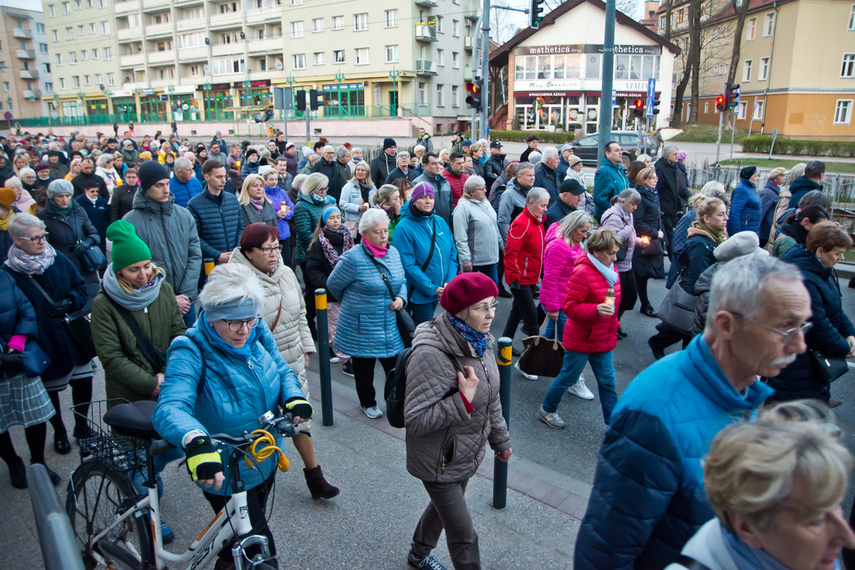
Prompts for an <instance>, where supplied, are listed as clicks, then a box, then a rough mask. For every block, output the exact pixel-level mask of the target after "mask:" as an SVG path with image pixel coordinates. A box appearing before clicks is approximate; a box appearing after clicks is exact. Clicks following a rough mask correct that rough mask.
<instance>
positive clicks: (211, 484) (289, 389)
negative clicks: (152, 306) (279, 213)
mask: <svg viewBox="0 0 855 570" xmlns="http://www.w3.org/2000/svg"><path fill="white" fill-rule="evenodd" d="M271 229H272V228H271ZM265 241H267V240H265ZM274 244H275V245H272V246H271V247H278V242H274ZM278 254H279V252H278V251H277V252H276V255H271V257H277V258H278ZM233 257H238V255H237V253H235V255H234V256H233ZM277 263H278V259H277ZM258 274H259V272H258V271H255V270H253V269H252V268H250V267H247V266H245V265H243V264H239V263H231V262H230V263H226V264H223V265H218V266H217V267H215V268H214V270H213V271H212V272H211V274H210V275H208V281H207V283H206V284H205V287H204V289H202V292H201V293H200V294H199V302H200V303H201V305H202V311H201V312H200V313H199V318H198V319H197V320H196V324H195V325H194V326H192V327H190V328H189V329H187V333H186V336H182V337H178V338H177V339H175V340H174V341H173V342H172V344H171V345H170V347H169V352H168V353H167V355H166V360H167V367H166V380H165V381H164V382H163V384H162V386H161V390H160V396H159V397H158V400H157V408H155V411H154V416H153V417H152V423H153V424H154V427H155V429H156V430H157V432H158V433H159V434H160V435H162V436H163V438H164V439H165V440H167V441H168V442H169V443H171V444H172V445H174V446H176V447H183V449H184V454H185V455H186V456H187V468H188V470H189V471H190V475H191V477H192V479H193V481H196V483H197V485H199V487H200V489H201V490H202V492H203V493H204V495H205V499H206V500H207V501H208V503H210V505H211V508H212V509H213V510H214V512H218V511H219V510H220V509H221V508H222V507H223V506H224V505H225V504H226V503H227V502H228V500H229V493H230V492H231V490H232V487H231V485H229V484H224V482H225V481H226V480H229V479H230V477H229V468H228V466H227V465H224V464H223V461H222V459H221V457H220V454H219V453H218V452H217V448H216V447H215V446H214V445H213V443H211V439H210V435H211V434H217V433H225V434H228V435H231V436H238V435H240V434H242V433H245V432H249V431H252V430H255V429H258V427H259V424H258V418H259V417H261V416H263V415H264V414H266V413H268V412H272V413H273V414H275V415H278V413H279V408H280V407H282V408H283V409H284V410H285V411H286V412H290V413H292V414H293V416H294V422H295V423H302V422H304V421H306V420H308V419H309V418H311V417H312V406H311V404H309V402H307V401H306V399H305V397H304V396H303V392H302V391H301V390H300V382H299V380H298V379H297V375H296V374H294V372H293V371H292V370H291V368H290V367H289V366H288V363H287V362H285V360H284V359H283V358H282V356H281V354H280V352H279V347H278V346H277V344H276V339H275V338H274V336H273V333H272V332H271V331H270V327H268V326H267V323H266V321H265V320H264V319H262V318H260V317H259V312H263V311H264V308H263V307H264V302H265V291H264V286H263V285H262V284H261V283H260V282H259V279H258V277H257V275H258ZM274 437H275V438H276V445H277V446H279V447H280V449H281V448H282V447H283V446H284V442H283V439H282V437H281V436H279V435H276V436H274ZM239 465H240V466H239V469H240V474H241V479H242V481H243V483H244V486H245V487H246V490H247V507H248V512H249V519H250V522H251V523H252V525H253V528H255V529H258V534H262V535H264V536H266V537H267V540H268V542H269V545H270V552H271V553H272V554H274V553H275V552H276V547H275V545H274V542H273V536H272V534H271V533H270V529H269V528H268V526H267V522H266V517H265V512H264V511H265V505H266V502H267V495H268V492H269V491H270V487H271V485H272V483H273V478H274V477H275V470H276V461H273V460H268V461H264V462H261V463H259V464H258V465H257V466H253V467H250V466H249V465H246V463H245V462H243V461H241V462H240V464H239ZM254 554H255V553H254V552H253V551H252V549H250V552H249V556H250V557H251V556H253V555H254ZM219 555H220V560H219V561H218V563H217V567H218V568H219V567H226V566H224V565H225V564H228V563H229V562H231V560H232V556H231V545H230V544H227V545H225V546H224V547H223V549H222V550H221V551H220V553H219ZM229 567H230V566H229Z"/></svg>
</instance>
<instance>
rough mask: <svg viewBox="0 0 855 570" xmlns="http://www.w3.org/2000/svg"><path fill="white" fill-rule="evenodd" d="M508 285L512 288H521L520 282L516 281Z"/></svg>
mask: <svg viewBox="0 0 855 570" xmlns="http://www.w3.org/2000/svg"><path fill="white" fill-rule="evenodd" d="M508 287H510V288H511V289H519V288H520V282H519V281H514V282H513V283H509V284H508Z"/></svg>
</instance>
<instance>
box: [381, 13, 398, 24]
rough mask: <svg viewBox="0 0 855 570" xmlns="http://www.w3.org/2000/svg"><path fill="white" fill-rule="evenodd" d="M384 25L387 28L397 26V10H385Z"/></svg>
mask: <svg viewBox="0 0 855 570" xmlns="http://www.w3.org/2000/svg"><path fill="white" fill-rule="evenodd" d="M384 22H385V24H384V25H385V27H387V28H397V27H398V10H386V12H385V19H384Z"/></svg>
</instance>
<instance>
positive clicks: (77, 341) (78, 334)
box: [29, 275, 96, 362]
mask: <svg viewBox="0 0 855 570" xmlns="http://www.w3.org/2000/svg"><path fill="white" fill-rule="evenodd" d="M29 278H30V282H31V283H32V284H33V285H35V287H36V289H38V290H39V292H40V293H41V294H42V295H43V296H44V298H45V299H47V302H48V303H50V304H51V305H54V304H56V303H55V302H54V300H53V298H52V297H51V296H50V295H49V294H48V292H47V291H45V290H44V289H43V288H42V286H41V285H39V283H38V281H36V280H35V279H33V276H32V275H30V276H29ZM62 322H63V324H64V326H65V332H66V333H67V335H68V341H69V344H71V347H72V348H73V349H74V351H75V355H76V356H78V357H80V358H81V359H82V360H83V361H84V362H88V361H90V360H92V359H93V358H95V356H96V352H95V341H94V340H93V339H92V326H91V324H90V322H89V316H88V315H86V314H84V313H83V309H81V310H79V311H75V312H73V313H69V314H67V315H65V316H64V317H62Z"/></svg>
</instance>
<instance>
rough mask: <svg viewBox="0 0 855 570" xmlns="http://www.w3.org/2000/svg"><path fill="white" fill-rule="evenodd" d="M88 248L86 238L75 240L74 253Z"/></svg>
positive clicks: (79, 252)
mask: <svg viewBox="0 0 855 570" xmlns="http://www.w3.org/2000/svg"><path fill="white" fill-rule="evenodd" d="M87 249H89V243H88V242H87V241H86V240H83V241H79V242H77V245H75V246H74V253H76V254H81V253H83V252H84V251H86V250H87Z"/></svg>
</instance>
